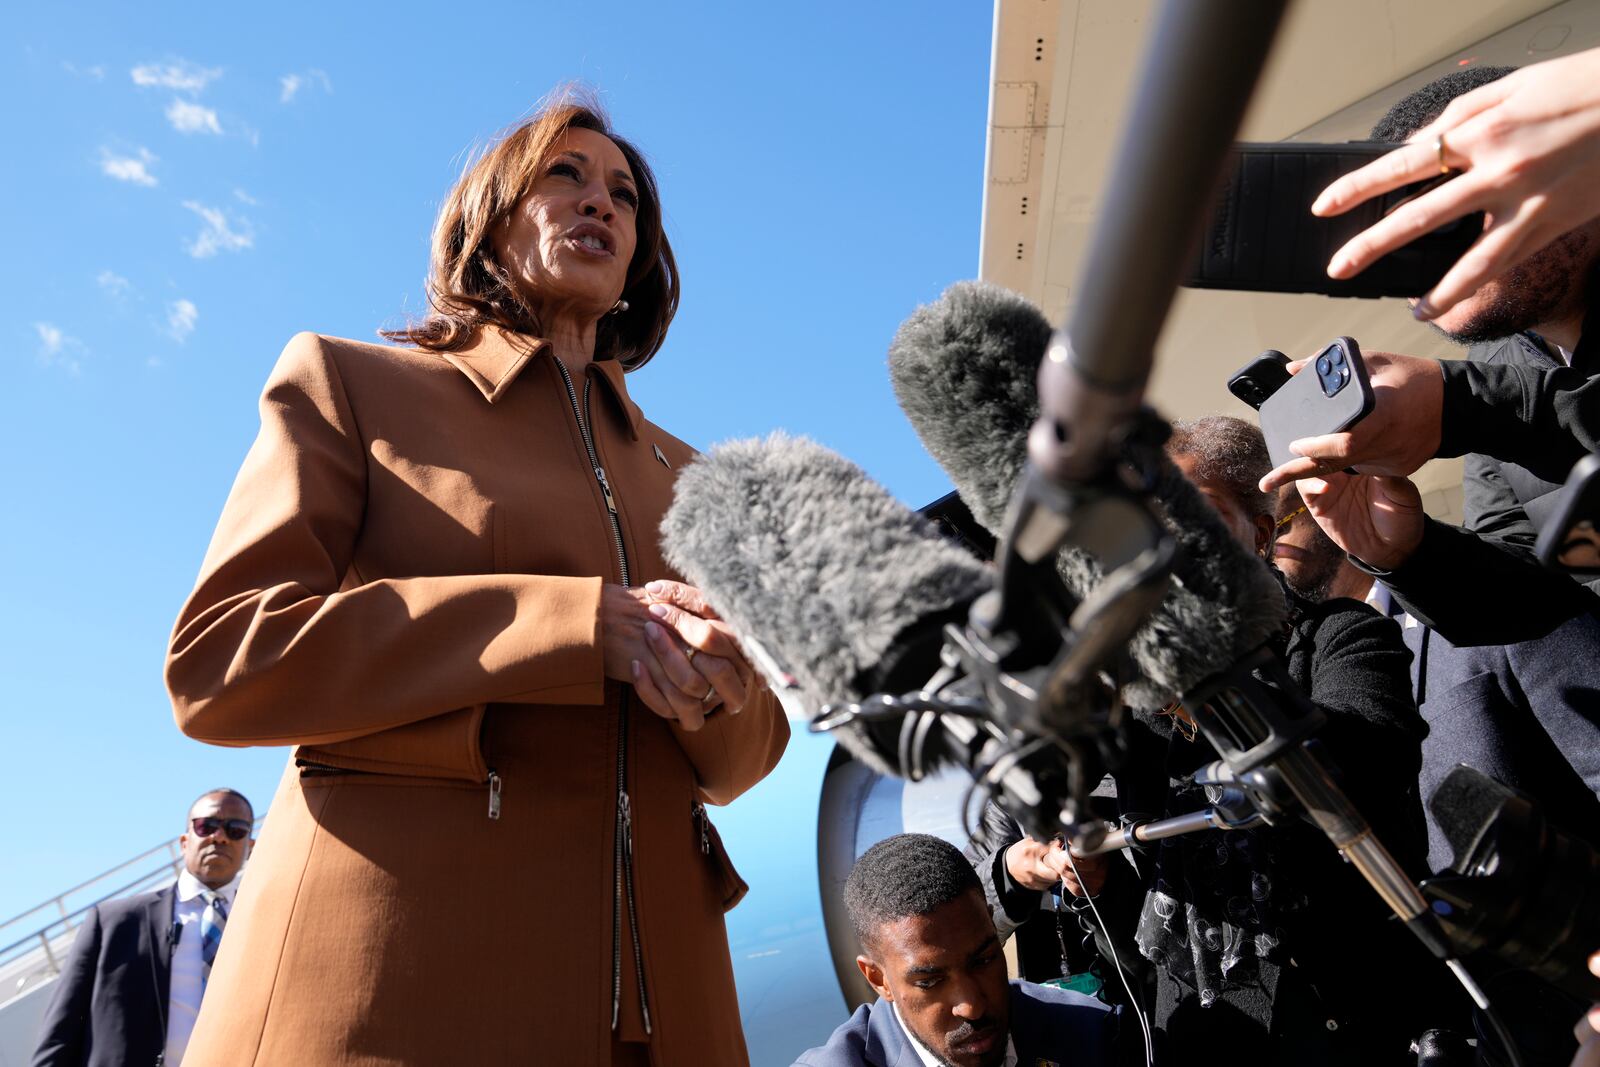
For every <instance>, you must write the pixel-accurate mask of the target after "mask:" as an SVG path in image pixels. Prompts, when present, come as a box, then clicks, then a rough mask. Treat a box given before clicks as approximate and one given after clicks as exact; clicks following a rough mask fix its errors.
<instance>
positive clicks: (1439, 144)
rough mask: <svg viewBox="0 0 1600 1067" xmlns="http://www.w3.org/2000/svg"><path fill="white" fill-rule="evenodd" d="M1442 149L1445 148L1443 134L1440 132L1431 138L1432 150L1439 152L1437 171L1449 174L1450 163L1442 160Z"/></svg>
mask: <svg viewBox="0 0 1600 1067" xmlns="http://www.w3.org/2000/svg"><path fill="white" fill-rule="evenodd" d="M1444 149H1445V144H1444V134H1442V133H1441V134H1440V135H1439V136H1437V137H1435V138H1434V139H1433V150H1434V151H1435V152H1437V153H1439V173H1440V174H1449V173H1450V164H1448V163H1446V162H1445V161H1444Z"/></svg>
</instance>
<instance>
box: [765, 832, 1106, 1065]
mask: <svg viewBox="0 0 1600 1067" xmlns="http://www.w3.org/2000/svg"><path fill="white" fill-rule="evenodd" d="M844 900H845V907H846V909H847V910H848V911H849V913H850V921H851V924H852V925H853V926H854V928H855V933H856V938H857V940H858V941H859V942H860V944H861V950H862V952H861V955H859V956H857V957H856V966H857V967H859V968H860V969H861V973H862V975H863V976H865V977H866V979H867V982H868V983H869V984H871V986H872V988H873V989H874V990H876V991H877V993H878V995H879V997H880V999H879V1000H878V1002H877V1003H875V1004H863V1005H862V1006H861V1007H859V1008H857V1009H856V1012H855V1014H854V1015H852V1016H851V1017H850V1018H849V1020H847V1021H846V1022H845V1023H844V1024H843V1025H841V1026H840V1027H839V1028H838V1029H837V1030H835V1031H834V1032H833V1036H832V1037H831V1038H829V1039H828V1042H827V1044H825V1045H822V1046H821V1047H819V1048H814V1049H811V1050H809V1051H807V1052H805V1053H804V1054H802V1055H801V1057H800V1059H799V1060H798V1061H796V1067H939V1065H949V1067H1001V1065H1003V1064H1004V1065H1023V1067H1036V1065H1039V1064H1045V1065H1059V1067H1066V1065H1069V1064H1070V1065H1073V1067H1079V1065H1083V1067H1094V1065H1109V1064H1111V1063H1113V1062H1115V1059H1114V1056H1115V1047H1116V1034H1117V1015H1116V1013H1115V1012H1114V1011H1113V1010H1112V1009H1111V1008H1109V1007H1108V1006H1106V1005H1105V1004H1102V1003H1100V1002H1099V1001H1097V1000H1095V999H1094V998H1092V997H1086V996H1083V995H1082V994H1079V993H1069V992H1067V991H1065V990H1061V989H1055V988H1052V987H1049V986H1037V985H1032V984H1029V983H1026V982H1010V983H1008V982H1007V981H1006V963H1005V957H1004V956H1003V955H1002V953H1001V950H1000V941H999V939H998V938H997V937H996V936H995V928H994V922H993V920H992V919H991V917H990V913H989V906H988V904H987V903H986V902H985V900H984V896H983V890H982V888H981V887H980V886H979V884H978V876H977V874H976V873H974V871H973V869H972V865H971V864H969V863H968V862H967V860H966V857H964V856H963V855H962V854H961V852H960V851H959V850H958V849H956V847H955V846H954V845H951V844H950V843H949V842H947V841H943V840H941V839H939V838H937V837H931V836H929V835H927V834H898V835H896V836H894V837H891V838H888V839H887V840H885V841H880V842H878V843H877V844H876V845H874V846H872V847H871V848H870V849H868V850H867V851H866V853H865V854H864V855H863V856H862V857H861V859H860V860H859V861H857V863H856V866H855V869H854V870H852V871H851V872H850V878H849V880H848V881H847V882H846V883H845V889H844Z"/></svg>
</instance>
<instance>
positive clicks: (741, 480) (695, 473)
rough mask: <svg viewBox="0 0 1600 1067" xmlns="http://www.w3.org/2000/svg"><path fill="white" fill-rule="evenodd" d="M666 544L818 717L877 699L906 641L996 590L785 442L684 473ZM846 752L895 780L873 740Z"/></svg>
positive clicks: (908, 515) (719, 452)
mask: <svg viewBox="0 0 1600 1067" xmlns="http://www.w3.org/2000/svg"><path fill="white" fill-rule="evenodd" d="M661 536H662V546H663V548H664V550H665V552H666V558H667V560H668V561H669V562H670V563H671V564H672V565H673V566H674V567H676V568H677V569H678V570H679V571H680V572H681V573H682V574H683V575H684V577H685V578H687V579H688V580H689V581H690V582H691V583H692V584H694V585H696V586H698V587H699V588H700V589H701V591H702V592H704V593H705V595H706V599H707V600H708V601H709V602H710V603H711V606H712V607H713V608H715V609H716V610H717V613H718V614H719V615H721V616H722V618H723V619H724V620H725V621H726V622H727V623H728V624H729V625H730V626H732V627H733V629H734V631H735V632H736V633H737V634H739V635H740V637H741V638H748V637H753V638H755V639H756V640H758V641H759V642H760V643H761V645H762V646H763V647H764V648H765V649H766V650H767V651H768V652H769V653H771V654H772V656H773V657H774V658H775V659H776V660H777V661H778V662H779V663H780V664H781V665H782V667H783V668H784V669H785V670H787V671H788V672H790V673H791V674H792V675H793V676H794V678H795V681H796V682H797V683H798V685H799V688H800V692H801V697H802V699H803V700H804V702H805V704H806V706H807V708H808V710H809V711H810V713H811V714H812V715H815V713H816V711H817V709H818V708H820V707H821V706H822V705H823V704H825V703H829V702H836V701H844V700H856V699H860V698H861V697H864V696H868V695H870V692H871V691H872V690H874V689H875V688H876V687H877V682H878V680H879V678H880V672H881V671H882V670H883V668H884V666H885V664H886V663H888V662H890V661H893V660H894V659H895V658H896V656H897V655H898V653H899V651H900V650H899V649H897V647H896V646H897V641H898V640H901V639H903V638H904V635H906V634H908V633H910V632H913V631H915V630H916V629H917V627H918V624H919V623H923V622H925V621H926V620H929V619H934V618H938V617H940V616H948V615H950V614H951V613H952V612H954V611H958V610H959V609H961V608H962V607H964V606H965V605H966V604H969V603H970V602H971V601H972V599H973V598H975V597H976V596H977V595H978V594H980V593H982V592H983V591H984V590H986V589H988V588H989V587H990V586H991V585H992V584H993V579H992V576H991V572H990V569H989V568H988V567H986V566H985V565H984V564H982V563H980V562H979V561H978V560H976V559H974V558H972V556H970V555H968V554H967V553H966V552H964V551H963V550H962V549H960V548H959V547H957V546H956V545H954V544H952V543H951V542H949V541H947V540H945V539H944V538H943V537H941V536H940V535H939V533H938V532H937V531H936V530H935V529H934V527H933V525H932V524H931V523H930V522H928V521H927V520H926V519H924V518H923V517H922V516H921V515H918V514H917V513H916V512H914V511H912V510H911V509H910V508H908V507H906V506H905V505H904V504H901V503H900V502H899V501H897V500H895V499H894V497H892V496H890V495H889V492H888V490H886V489H884V488H883V487H882V486H880V485H878V484H877V483H876V482H874V481H872V479H870V478H869V477H867V475H866V474H865V473H864V472H863V471H862V470H861V468H859V467H857V466H856V465H855V464H854V463H851V462H850V461H849V460H847V459H845V458H844V457H842V456H840V455H838V454H837V453H834V452H831V451H829V450H828V449H826V448H823V447H822V446H820V445H818V444H815V443H814V442H811V441H808V440H806V439H804V438H795V437H789V436H786V435H784V434H781V433H779V434H773V435H772V436H771V437H768V438H767V439H766V440H745V441H733V442H729V443H727V444H724V445H720V446H718V447H716V448H713V449H712V450H711V451H710V452H709V453H707V454H705V455H703V456H701V457H699V458H697V459H696V460H695V461H694V462H692V463H690V464H689V465H688V466H686V467H684V468H683V470H682V472H681V473H680V474H679V475H678V481H677V486H676V488H675V490H674V498H673V502H672V506H671V507H670V508H669V509H668V510H667V514H666V517H665V518H664V519H663V520H662V523H661ZM934 666H935V667H936V666H937V661H936V660H935V661H934ZM931 673H932V672H931V670H930V671H929V674H931ZM926 680H927V678H926V677H923V678H921V679H918V680H917V681H916V682H915V683H913V684H921V682H925V681H926ZM841 740H843V741H844V742H845V743H846V744H847V745H848V746H849V747H850V748H851V749H852V750H853V751H855V752H856V754H857V755H860V756H865V757H867V758H868V759H869V762H871V763H872V764H873V765H874V766H877V767H880V768H882V767H883V766H884V761H883V760H881V759H879V758H878V757H877V756H876V755H871V754H869V753H867V752H864V751H863V749H864V748H870V747H871V745H870V741H869V739H867V738H866V737H865V735H864V734H858V735H855V736H850V735H842V736H841Z"/></svg>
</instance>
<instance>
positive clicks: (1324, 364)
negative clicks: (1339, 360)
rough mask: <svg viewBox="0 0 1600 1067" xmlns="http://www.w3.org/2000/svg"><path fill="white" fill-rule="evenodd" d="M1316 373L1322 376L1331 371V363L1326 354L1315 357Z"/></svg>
mask: <svg viewBox="0 0 1600 1067" xmlns="http://www.w3.org/2000/svg"><path fill="white" fill-rule="evenodd" d="M1317 373H1318V374H1320V375H1322V376H1323V377H1327V376H1328V375H1329V374H1332V373H1333V364H1332V363H1330V362H1329V361H1328V357H1327V356H1318V357H1317Z"/></svg>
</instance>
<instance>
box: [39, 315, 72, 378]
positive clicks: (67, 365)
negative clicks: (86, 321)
mask: <svg viewBox="0 0 1600 1067" xmlns="http://www.w3.org/2000/svg"><path fill="white" fill-rule="evenodd" d="M33 328H34V330H35V331H37V332H38V334H39V362H41V363H43V364H44V365H45V366H47V367H60V368H61V369H63V370H65V371H67V372H68V373H69V374H77V373H78V371H79V370H80V367H79V366H78V357H77V353H79V352H81V351H83V342H82V341H80V340H78V339H77V338H76V337H73V336H71V335H70V334H68V333H67V332H66V331H65V330H63V329H62V328H61V327H59V326H57V325H55V324H54V323H51V322H36V323H34V324H33Z"/></svg>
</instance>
